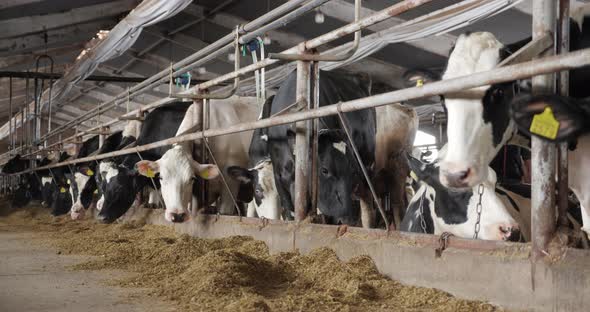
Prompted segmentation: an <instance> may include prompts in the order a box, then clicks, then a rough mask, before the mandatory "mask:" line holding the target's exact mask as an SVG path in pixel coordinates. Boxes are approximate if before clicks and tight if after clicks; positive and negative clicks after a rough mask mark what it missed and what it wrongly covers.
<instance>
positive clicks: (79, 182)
mask: <svg viewBox="0 0 590 312" xmlns="http://www.w3.org/2000/svg"><path fill="white" fill-rule="evenodd" d="M122 139H123V132H122V131H117V132H115V133H113V134H111V135H109V136H108V137H107V138H106V139H105V140H104V142H103V145H102V146H101V147H100V148H98V144H96V145H94V142H93V143H92V145H90V144H89V145H86V146H82V148H81V149H80V152H79V153H78V158H81V157H86V156H89V155H90V154H92V153H94V152H95V151H97V150H98V154H103V153H108V152H111V151H114V150H115V149H117V147H119V145H120V144H121V141H122ZM96 167H97V165H96V162H93V161H91V162H87V163H78V164H76V167H75V168H76V171H75V183H76V188H77V189H78V196H77V197H76V200H75V202H74V205H72V209H71V210H70V216H71V217H72V219H73V220H77V219H80V218H83V217H84V215H85V211H86V210H87V209H89V208H90V206H91V204H92V202H93V200H94V197H95V196H94V195H95V193H96V194H99V192H98V185H97V183H99V182H100V181H99V179H100V175H99V174H96V173H97V168H96Z"/></svg>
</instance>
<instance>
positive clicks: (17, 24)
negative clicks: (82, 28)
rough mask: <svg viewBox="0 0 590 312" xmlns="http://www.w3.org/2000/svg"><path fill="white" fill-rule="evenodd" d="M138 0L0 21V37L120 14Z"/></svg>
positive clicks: (43, 30)
mask: <svg viewBox="0 0 590 312" xmlns="http://www.w3.org/2000/svg"><path fill="white" fill-rule="evenodd" d="M138 2H139V1H138V0H121V1H113V2H107V3H102V4H97V5H90V6H86V7H81V8H76V9H72V10H70V11H67V12H63V13H56V14H47V15H35V16H26V17H20V18H14V19H9V20H3V21H0V29H2V32H0V38H14V37H18V36H23V35H27V34H33V33H39V32H45V30H47V29H55V28H60V27H65V26H69V25H76V24H82V23H86V22H90V21H95V20H100V19H103V18H106V17H111V16H115V15H119V14H121V13H124V12H127V11H130V10H132V9H133V8H135V7H136V6H137V4H138Z"/></svg>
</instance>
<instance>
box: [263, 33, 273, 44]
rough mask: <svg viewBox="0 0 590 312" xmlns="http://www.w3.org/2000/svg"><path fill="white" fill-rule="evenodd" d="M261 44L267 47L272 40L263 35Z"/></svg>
mask: <svg viewBox="0 0 590 312" xmlns="http://www.w3.org/2000/svg"><path fill="white" fill-rule="evenodd" d="M262 42H263V43H264V45H269V44H271V43H272V40H271V39H270V37H269V36H268V34H264V37H262Z"/></svg>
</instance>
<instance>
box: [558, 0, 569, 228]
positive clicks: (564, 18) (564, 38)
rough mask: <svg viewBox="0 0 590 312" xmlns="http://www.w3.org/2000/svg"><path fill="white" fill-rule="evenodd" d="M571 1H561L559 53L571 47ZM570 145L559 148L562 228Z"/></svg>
mask: <svg viewBox="0 0 590 312" xmlns="http://www.w3.org/2000/svg"><path fill="white" fill-rule="evenodd" d="M569 17H570V1H569V0H559V24H558V29H559V30H558V32H557V38H558V39H557V53H558V54H562V53H567V52H569V46H570V38H569V37H570V18H569ZM558 88H559V90H558V92H559V94H561V95H563V96H568V95H569V72H568V71H563V72H561V73H559V86H558ZM567 154H568V144H567V143H561V144H559V147H558V154H557V156H558V163H557V177H558V180H557V181H558V195H559V197H558V205H557V206H558V209H559V210H558V211H559V213H558V216H559V218H558V220H559V221H558V225H559V226H560V227H567V226H568V223H569V221H568V218H567V208H568V205H569V201H568V195H569V187H568V160H567Z"/></svg>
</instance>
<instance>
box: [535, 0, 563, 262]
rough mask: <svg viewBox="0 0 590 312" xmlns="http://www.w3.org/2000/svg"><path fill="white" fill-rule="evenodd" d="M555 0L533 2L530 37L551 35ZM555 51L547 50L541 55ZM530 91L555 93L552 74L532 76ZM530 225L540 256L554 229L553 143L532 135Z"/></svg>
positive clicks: (553, 26) (536, 254) (554, 18)
mask: <svg viewBox="0 0 590 312" xmlns="http://www.w3.org/2000/svg"><path fill="white" fill-rule="evenodd" d="M556 11H557V3H556V1H553V0H536V1H533V40H534V39H536V38H538V37H541V36H543V35H544V34H545V33H546V32H550V33H552V34H554V30H555V20H556ZM553 53H554V49H550V50H549V51H547V52H545V53H544V54H542V55H541V56H548V55H551V54H553ZM532 82H533V93H535V94H541V93H554V92H555V78H554V75H553V74H550V75H543V76H535V77H533V80H532ZM531 153H532V161H531V168H532V185H531V206H532V207H531V208H532V211H531V225H532V243H533V257H534V259H539V258H540V257H542V256H543V254H544V251H545V250H546V249H547V245H548V243H549V241H550V240H551V238H552V236H553V234H554V232H555V163H556V156H557V153H556V149H555V144H552V143H548V142H545V141H543V140H541V139H539V138H536V137H533V138H532V150H531Z"/></svg>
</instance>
